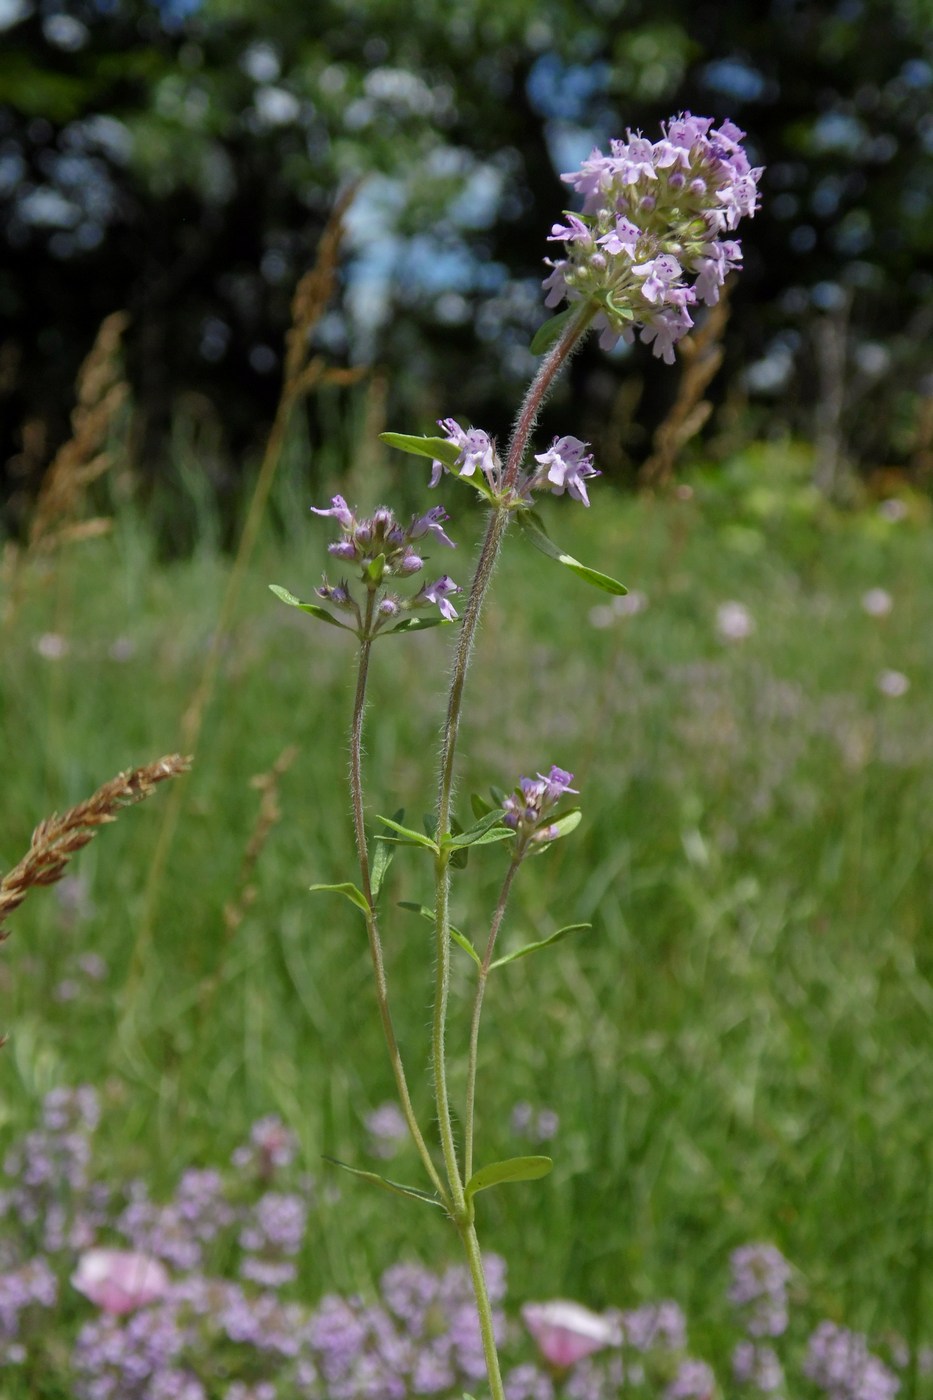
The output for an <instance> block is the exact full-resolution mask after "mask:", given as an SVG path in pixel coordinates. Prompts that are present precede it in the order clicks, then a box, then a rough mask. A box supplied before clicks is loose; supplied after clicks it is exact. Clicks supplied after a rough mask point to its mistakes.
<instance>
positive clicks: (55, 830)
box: [0, 753, 191, 938]
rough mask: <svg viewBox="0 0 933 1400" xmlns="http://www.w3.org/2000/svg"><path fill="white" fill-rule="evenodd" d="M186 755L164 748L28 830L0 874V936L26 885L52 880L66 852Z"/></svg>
mask: <svg viewBox="0 0 933 1400" xmlns="http://www.w3.org/2000/svg"><path fill="white" fill-rule="evenodd" d="M190 766H191V763H190V759H187V758H182V756H181V755H180V754H177V753H173V754H168V755H167V756H166V757H165V758H160V759H157V760H156V762H155V763H147V764H145V765H144V766H143V767H142V768H130V769H128V770H127V771H126V772H124V773H118V774H117V776H116V777H115V778H111V779H110V781H109V782H106V783H104V785H103V787H99V788H98V789H97V791H96V792H95V793H94V794H93V796H91V797H89V798H87V799H86V800H85V801H84V802H79V803H78V805H77V806H76V807H70V808H69V810H68V811H67V812H65V814H64V815H63V816H59V815H58V813H57V812H53V814H52V816H50V817H46V818H45V819H44V821H41V822H40V823H39V825H38V826H37V827H36V829H35V831H34V832H33V833H32V840H31V841H30V843H29V850H28V851H27V852H26V854H25V855H24V856H23V858H22V860H20V861H19V862H18V863H17V864H16V865H14V866H13V869H12V870H9V871H7V873H6V875H4V876H3V878H2V880H0V938H5V937H6V933H7V931H6V930H5V929H4V928H3V923H4V920H5V919H6V917H7V915H8V914H12V913H13V911H14V909H18V908H19V906H20V905H21V904H22V902H23V900H24V899H25V898H26V896H27V894H28V893H29V891H30V890H31V889H35V888H36V887H37V886H39V885H54V884H55V883H56V881H57V880H60V879H61V878H62V876H63V875H64V873H65V867H66V866H67V864H68V862H69V860H70V859H71V857H72V856H73V855H74V854H75V853H76V852H77V851H80V849H81V847H82V846H86V845H87V844H88V842H89V841H92V840H93V839H94V837H95V836H96V835H97V830H98V828H99V827H101V826H105V825H106V824H107V823H108V822H113V821H116V819H117V815H118V814H119V812H120V811H121V810H122V809H123V808H124V807H131V806H132V805H133V804H134V803H136V802H142V801H143V800H144V798H147V797H150V796H151V795H152V793H153V792H154V791H155V789H156V787H157V786H158V785H159V783H162V782H164V781H165V779H166V778H174V777H177V775H178V774H179V773H185V772H187V770H188V768H189V767H190Z"/></svg>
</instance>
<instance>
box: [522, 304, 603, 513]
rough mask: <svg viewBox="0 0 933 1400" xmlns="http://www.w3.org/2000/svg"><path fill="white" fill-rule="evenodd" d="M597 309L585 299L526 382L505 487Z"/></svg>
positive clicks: (523, 454)
mask: <svg viewBox="0 0 933 1400" xmlns="http://www.w3.org/2000/svg"><path fill="white" fill-rule="evenodd" d="M598 310H599V307H598V306H594V305H593V304H592V303H591V302H585V303H584V305H583V306H582V307H581V308H580V314H579V316H577V317H576V318H575V319H574V320H573V321H571V322H570V325H569V326H568V327H567V329H566V330H565V331H564V334H563V335H562V336H561V337H560V339H559V340H558V341H557V343H556V344H555V345H554V347H553V348H552V349H551V350H549V351H548V353H547V354H546V355H545V357H544V359H543V360H542V361H541V364H540V365H539V366H538V370H537V373H536V374H535V377H534V379H532V381H531V383H530V384H529V386H528V390H527V392H526V394H525V397H524V399H523V400H522V406H521V408H520V409H519V410H518V417H517V418H516V419H515V427H514V429H513V430H512V440H511V442H510V443H509V455H508V457H507V458H506V462H505V474H504V476H503V481H502V484H503V486H504V487H509V486H514V485H515V482H516V480H517V478H518V473H519V471H520V469H521V465H522V461H523V459H524V456H525V448H526V447H527V445H528V439H529V437H530V436H531V433H532V430H533V428H534V425H535V422H536V421H537V417H538V413H539V412H540V409H541V405H542V404H543V403H544V400H545V399H546V398H547V396H548V394H549V393H550V391H551V388H552V386H553V384H554V380H555V379H556V378H557V376H558V374H559V373H560V371H561V370H562V369H563V367H564V365H565V364H566V363H567V361H568V360H569V359H570V356H571V355H572V354H573V352H574V350H575V349H576V348H577V346H578V345H579V344H580V341H581V340H582V339H583V336H584V335H585V333H586V331H587V329H588V328H589V324H590V322H591V321H592V319H593V317H594V316H595V315H596V313H597V311H598Z"/></svg>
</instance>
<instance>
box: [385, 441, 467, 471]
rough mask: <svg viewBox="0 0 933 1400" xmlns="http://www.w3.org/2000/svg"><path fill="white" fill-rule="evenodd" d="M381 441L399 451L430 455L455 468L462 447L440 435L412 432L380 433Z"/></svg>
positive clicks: (415, 455) (412, 454)
mask: <svg viewBox="0 0 933 1400" xmlns="http://www.w3.org/2000/svg"><path fill="white" fill-rule="evenodd" d="M379 441H380V442H384V443H386V445H387V446H389V447H397V448H398V450H399V452H408V453H409V454H410V455H411V456H413V457H430V458H431V460H432V461H434V460H437V461H439V462H443V463H444V466H445V467H451V468H453V467H454V466H455V465H456V462H457V458H458V457H459V456H460V448H459V447H458V446H457V444H456V443H455V442H448V441H447V439H446V438H440V437H415V436H414V435H412V434H411V433H380V434H379Z"/></svg>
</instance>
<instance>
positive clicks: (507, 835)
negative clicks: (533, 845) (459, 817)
mask: <svg viewBox="0 0 933 1400" xmlns="http://www.w3.org/2000/svg"><path fill="white" fill-rule="evenodd" d="M514 835H515V832H514V831H513V830H512V829H511V827H508V826H494V827H492V829H491V830H490V831H484V832H483V834H482V836H477V837H476V838H475V840H473V841H471V842H470V845H471V846H491V845H492V844H493V842H494V841H511V839H512V837H513V836H514Z"/></svg>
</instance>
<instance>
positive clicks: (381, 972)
mask: <svg viewBox="0 0 933 1400" xmlns="http://www.w3.org/2000/svg"><path fill="white" fill-rule="evenodd" d="M374 607H375V594H374V590H372V589H370V591H369V594H368V597H367V603H366V617H365V620H364V624H363V628H362V632H363V635H362V637H361V639H360V653H359V667H358V670H357V677H356V695H355V697H354V701H353V720H352V724H351V726H350V802H351V807H352V811H353V831H354V835H355V836H356V853H357V856H358V858H359V867H360V883H361V885H362V888H363V894H364V895H365V896H366V903H367V904H368V906H369V913H368V914H367V915H366V933H367V936H368V938H369V952H370V957H371V958H372V964H373V973H374V974H375V981H376V1004H377V1006H378V1008H379V1018H380V1020H381V1022H382V1031H383V1035H384V1036H385V1042H386V1045H387V1047H388V1050H389V1060H390V1062H391V1065H392V1072H393V1074H394V1076H395V1086H396V1089H397V1091H398V1096H399V1101H400V1103H401V1105H402V1112H403V1113H404V1115H405V1122H406V1123H407V1124H408V1131H409V1132H410V1133H411V1136H412V1139H413V1140H414V1143H415V1146H416V1147H417V1149H418V1153H419V1155H420V1157H421V1160H422V1162H423V1163H424V1167H425V1171H426V1172H427V1174H428V1176H429V1177H430V1179H431V1184H432V1185H433V1187H434V1189H435V1191H436V1192H437V1193H438V1195H439V1196H440V1198H441V1200H442V1201H443V1203H444V1205H445V1206H447V1205H448V1204H449V1202H448V1196H447V1192H446V1190H445V1189H444V1183H443V1181H442V1180H441V1177H440V1174H439V1173H438V1170H437V1167H436V1166H435V1165H434V1161H433V1159H432V1157H431V1154H430V1152H429V1151H428V1146H427V1143H426V1142H425V1140H424V1136H423V1134H422V1132H421V1129H420V1127H419V1126H418V1120H417V1118H416V1117H415V1110H414V1107H413V1105H412V1101H411V1095H410V1094H409V1092H408V1080H407V1078H406V1076H405V1067H404V1065H403V1063H402V1056H401V1052H400V1051H399V1048H398V1041H397V1040H396V1038H395V1027H394V1026H393V1024H392V1014H391V1012H390V1010H389V989H388V983H387V981H386V972H385V958H384V956H383V951H382V938H381V936H380V933H379V923H378V919H377V915H376V908H375V901H374V899H373V887H372V875H371V872H370V867H369V852H368V850H367V848H366V818H365V808H364V804H363V761H362V754H363V716H364V714H365V710H366V681H367V677H368V674H369V654H370V651H371V649H372V644H373V639H372V636H371V635H370V634H371V629H372V621H373V612H374Z"/></svg>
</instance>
